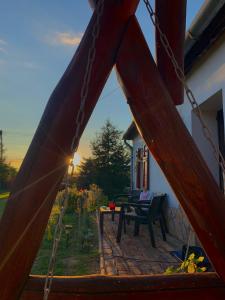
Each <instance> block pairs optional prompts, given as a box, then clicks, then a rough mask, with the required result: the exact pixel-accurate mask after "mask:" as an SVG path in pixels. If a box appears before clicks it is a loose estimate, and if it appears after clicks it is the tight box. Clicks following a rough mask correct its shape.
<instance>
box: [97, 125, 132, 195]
mask: <svg viewBox="0 0 225 300" xmlns="http://www.w3.org/2000/svg"><path fill="white" fill-rule="evenodd" d="M91 148H92V155H93V159H94V162H95V168H96V175H95V176H96V184H97V185H98V186H100V187H101V188H102V189H103V191H104V193H105V194H106V195H108V196H109V197H113V195H115V194H117V193H121V192H122V191H123V189H124V188H125V187H127V186H128V185H129V162H130V159H129V155H128V153H127V150H126V148H125V145H124V143H123V141H122V132H121V131H119V130H118V129H117V128H116V127H115V126H113V125H112V124H111V122H110V121H109V120H107V121H106V123H105V125H104V126H103V127H102V129H101V131H100V132H99V133H98V134H97V136H96V138H95V139H94V140H93V141H92V142H91Z"/></svg>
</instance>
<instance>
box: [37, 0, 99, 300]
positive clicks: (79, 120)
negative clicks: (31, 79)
mask: <svg viewBox="0 0 225 300" xmlns="http://www.w3.org/2000/svg"><path fill="white" fill-rule="evenodd" d="M103 10H104V0H99V1H98V3H97V5H96V10H95V11H96V21H95V23H94V26H93V29H92V38H93V39H92V44H91V47H90V48H89V51H88V57H87V65H86V69H85V74H84V79H83V85H82V88H81V95H80V97H81V103H80V107H79V110H78V113H77V117H76V121H75V128H76V131H75V135H74V137H73V140H72V144H71V153H75V152H76V151H77V148H78V145H79V140H80V129H81V126H82V125H83V122H84V117H85V111H84V109H85V104H86V100H87V97H88V93H89V84H90V79H91V72H92V67H93V63H94V61H95V56H96V40H97V39H98V36H99V32H100V19H101V16H102V14H103ZM70 165H71V164H70ZM71 166H72V171H71V174H72V173H73V169H74V166H73V165H71ZM68 195H69V173H68V172H67V178H66V189H65V194H64V197H63V199H62V203H61V209H60V214H59V217H58V222H57V224H56V227H55V232H54V238H53V246H52V253H51V258H50V261H49V266H48V272H47V275H46V280H45V286H44V297H43V300H48V296H49V293H50V291H51V287H52V280H53V273H54V268H55V263H56V253H57V249H58V245H59V242H60V239H61V235H62V232H63V229H64V225H63V216H64V213H65V205H66V201H67V199H68Z"/></svg>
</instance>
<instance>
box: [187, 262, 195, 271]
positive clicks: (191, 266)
mask: <svg viewBox="0 0 225 300" xmlns="http://www.w3.org/2000/svg"><path fill="white" fill-rule="evenodd" d="M187 271H188V273H195V271H196V264H194V263H193V262H190V263H189V265H188V268H187Z"/></svg>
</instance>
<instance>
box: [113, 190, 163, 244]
mask: <svg viewBox="0 0 225 300" xmlns="http://www.w3.org/2000/svg"><path fill="white" fill-rule="evenodd" d="M165 201H166V195H165V194H164V195H160V196H155V197H154V198H153V199H152V201H151V202H150V203H149V201H145V204H137V203H135V204H133V203H123V204H121V212H120V216H119V225H118V231H117V242H118V243H119V242H120V240H121V235H122V229H123V226H124V232H126V222H125V220H126V219H127V218H128V219H131V220H134V235H135V236H136V235H138V234H139V229H140V225H143V224H145V225H148V229H149V234H150V239H151V244H152V246H153V247H154V248H155V247H156V244H155V236H154V231H153V226H152V224H153V223H155V222H156V221H159V223H160V228H161V233H162V237H163V240H164V241H166V233H168V228H167V225H166V220H165V216H164V214H163V204H164V202H165Z"/></svg>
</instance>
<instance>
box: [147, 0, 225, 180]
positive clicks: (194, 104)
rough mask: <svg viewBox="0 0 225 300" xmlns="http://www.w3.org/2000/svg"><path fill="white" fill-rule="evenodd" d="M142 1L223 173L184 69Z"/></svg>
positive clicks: (223, 166) (221, 161)
mask: <svg viewBox="0 0 225 300" xmlns="http://www.w3.org/2000/svg"><path fill="white" fill-rule="evenodd" d="M143 1H144V3H145V5H146V8H147V11H148V13H149V15H150V19H151V21H152V23H153V25H154V26H155V27H156V29H157V31H158V33H159V36H160V41H161V43H162V45H163V47H164V49H165V51H166V53H167V55H168V57H169V59H170V60H171V63H172V64H173V67H174V71H175V73H176V75H177V78H178V79H179V80H180V82H181V83H182V84H183V86H184V89H185V93H186V96H187V99H188V101H189V102H190V104H191V106H192V108H193V109H194V110H195V112H196V115H197V117H198V119H199V121H200V123H201V126H202V131H203V134H204V136H205V138H206V139H207V140H208V142H209V144H210V145H211V147H212V149H213V153H214V156H215V159H216V160H217V162H218V164H219V165H220V167H221V169H222V171H223V174H224V175H225V161H224V157H223V154H222V153H221V151H220V149H219V147H218V146H217V145H216V144H215V143H214V141H213V136H212V133H211V131H210V129H209V128H208V127H207V125H206V123H205V121H204V119H203V117H202V113H201V109H200V107H199V105H198V103H197V101H196V98H195V95H194V93H193V91H192V90H191V89H190V88H189V86H188V84H187V82H186V79H185V74H184V71H183V69H182V68H181V67H180V66H179V64H178V62H177V60H176V57H175V55H174V53H173V50H172V48H171V46H170V43H169V41H168V39H167V37H166V35H165V33H164V32H163V31H162V29H161V27H160V22H159V19H158V17H157V15H156V14H155V12H154V10H153V8H152V6H151V4H150V2H149V0H143ZM223 177H224V176H223Z"/></svg>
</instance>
